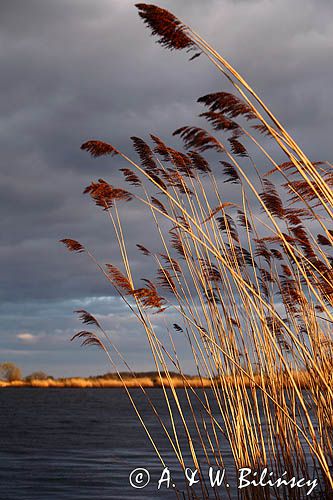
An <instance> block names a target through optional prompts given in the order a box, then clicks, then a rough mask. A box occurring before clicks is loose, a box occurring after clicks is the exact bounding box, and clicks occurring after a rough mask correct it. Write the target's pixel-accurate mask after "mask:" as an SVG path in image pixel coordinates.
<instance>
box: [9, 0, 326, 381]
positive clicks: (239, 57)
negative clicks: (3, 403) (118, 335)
mask: <svg viewBox="0 0 333 500" xmlns="http://www.w3.org/2000/svg"><path fill="white" fill-rule="evenodd" d="M161 6H163V7H166V8H168V9H170V10H172V11H174V12H175V13H176V14H177V15H179V17H181V18H182V19H183V20H184V21H186V22H188V24H190V25H191V26H192V27H193V28H194V29H196V30H197V31H199V32H200V33H201V34H202V35H203V36H204V37H206V38H207V39H208V40H209V41H210V42H211V43H212V44H213V45H214V46H215V47H216V48H217V49H218V50H220V51H221V52H222V53H223V54H224V55H225V56H226V57H227V58H228V59H229V60H231V61H232V63H233V64H234V65H235V67H236V68H237V69H239V70H240V71H241V72H242V73H243V74H244V75H245V77H246V78H247V79H248V80H249V82H250V83H251V84H253V85H254V86H255V88H256V89H257V90H258V91H259V92H260V94H261V95H262V97H263V98H264V100H265V101H266V102H267V103H268V104H269V106H271V108H272V109H273V111H274V112H276V114H277V115H278V117H279V118H280V119H281V120H282V122H283V123H285V124H286V126H287V128H288V129H289V130H291V131H292V133H293V134H294V135H295V136H296V138H297V140H299V141H300V143H301V144H302V145H303V147H304V149H305V150H306V151H307V152H308V153H309V155H310V156H311V157H313V158H315V159H318V158H320V159H328V160H329V159H331V157H332V154H331V138H330V135H331V123H332V106H331V104H330V103H331V101H332V85H331V82H332V77H333V70H332V67H331V64H330V59H331V57H330V55H331V53H332V43H333V42H332V40H333V36H332V30H333V25H332V10H333V7H332V3H331V2H330V1H329V0H319V1H315V0H295V1H293V2H290V1H288V0H280V1H279V2H273V1H269V0H257V1H251V2H249V1H246V2H245V1H241V0H222V1H220V0H219V1H217V0H210V1H207V2H201V1H200V2H199V1H194V0H191V1H188V2H176V0H165V1H163V2H161ZM0 43H1V47H2V50H1V54H0V65H1V80H0V96H1V97H0V112H1V124H0V147H1V166H2V168H1V177H0V181H1V187H0V208H1V213H2V214H3V217H2V221H1V224H2V225H1V233H0V238H1V248H0V256H1V263H2V265H1V283H2V290H1V298H2V300H3V308H2V309H3V314H4V316H5V319H6V318H7V319H6V321H3V322H2V326H1V329H2V330H3V334H2V336H1V344H0V348H1V349H2V351H1V352H2V355H1V357H10V358H11V359H13V360H15V361H18V362H21V364H22V365H24V366H25V367H27V369H33V368H46V367H47V366H49V365H50V366H52V367H56V366H57V367H58V368H57V371H58V372H59V371H60V370H62V369H64V367H65V366H67V373H68V372H69V371H70V368H68V367H69V366H71V365H72V366H74V367H75V366H77V367H78V368H77V369H75V370H76V371H78V370H79V368H80V369H81V368H82V371H83V372H84V371H87V370H85V369H84V368H83V362H82V361H79V360H78V357H79V356H78V355H77V352H76V351H75V352H74V351H73V348H72V347H71V348H70V349H69V351H68V350H67V344H66V348H65V346H64V344H61V342H62V341H64V339H65V338H66V339H67V338H69V337H70V335H71V333H72V331H73V328H74V326H73V321H74V319H72V317H71V312H69V308H68V307H69V306H68V301H77V302H80V300H81V301H84V297H98V296H106V295H108V294H110V293H111V292H110V289H109V287H108V286H107V284H106V283H105V282H104V281H103V280H102V279H101V277H100V276H99V275H98V274H97V273H96V271H95V269H94V267H93V265H92V264H91V263H88V262H87V261H86V259H85V257H84V256H73V255H68V253H67V252H65V249H64V248H62V247H61V246H60V245H59V244H58V243H57V241H58V240H59V239H60V238H62V237H66V236H67V237H68V236H71V237H73V238H76V239H78V240H80V241H81V240H82V242H83V243H85V244H87V245H88V246H89V247H90V248H92V249H94V250H95V251H96V254H97V255H98V257H100V258H101V259H102V261H105V262H107V261H112V262H114V261H117V259H118V254H117V252H116V243H115V241H114V238H113V236H112V232H111V230H110V226H109V225H108V221H107V220H106V218H105V217H104V214H101V213H100V212H99V211H96V209H95V208H94V207H93V206H92V204H91V202H90V201H89V200H88V199H87V198H85V197H83V196H82V195H81V192H82V190H83V188H84V187H85V185H87V184H88V183H89V182H90V180H91V179H96V178H99V177H105V178H107V179H114V178H115V177H116V178H118V174H117V173H115V165H116V163H117V161H116V160H115V161H113V162H111V161H109V160H103V159H101V160H98V161H97V160H94V161H93V160H91V158H89V157H88V156H87V155H85V154H84V153H82V152H81V151H80V150H79V146H80V144H81V143H82V142H83V141H85V140H86V139H88V138H92V137H95V138H101V139H104V140H109V141H110V142H113V143H115V144H116V145H117V146H118V147H120V148H123V149H124V150H125V151H126V152H128V151H129V150H130V148H129V144H130V143H129V140H128V138H129V137H130V136H131V135H139V136H143V137H146V136H147V135H148V134H149V133H150V132H154V133H156V134H157V135H160V136H162V137H163V138H165V139H166V140H167V139H168V137H169V136H170V133H171V132H172V131H173V130H174V129H175V128H177V127H179V126H181V125H184V124H186V123H195V122H196V118H195V116H196V115H197V114H198V112H199V111H200V107H199V106H198V105H197V104H195V100H196V98H197V97H198V96H200V95H202V94H204V93H207V92H209V91H214V90H219V89H225V88H226V87H227V85H226V82H225V81H224V80H223V78H222V76H220V75H219V74H218V73H217V72H216V71H215V70H214V68H213V67H212V66H211V65H210V64H209V62H208V61H207V60H205V59H204V58H203V57H200V58H198V59H197V60H196V61H195V62H193V63H188V62H187V57H186V54H184V53H170V52H167V51H164V50H163V49H162V48H161V47H160V46H158V45H157V44H155V43H154V40H153V39H152V38H151V37H150V36H149V33H148V31H147V30H146V29H145V28H144V27H143V25H142V22H141V21H140V19H139V18H138V16H137V13H136V9H135V8H134V6H133V3H132V2H128V1H125V0H97V1H96V2H93V3H92V2H91V1H88V0H74V1H73V0H72V1H69V0H57V2H44V1H43V0H30V1H29V2H26V1H24V0H12V1H11V2H2V3H1V6H0ZM113 165H114V166H113ZM124 217H125V225H126V232H127V234H128V237H129V248H131V247H132V246H134V244H135V243H137V242H143V241H141V240H142V237H143V236H144V240H145V242H147V241H148V242H150V245H152V246H153V245H154V244H155V242H154V231H153V228H149V227H147V224H144V221H142V216H141V215H140V213H139V212H138V210H137V209H136V207H135V205H134V206H131V207H129V208H128V210H127V211H126V213H124ZM130 252H131V256H132V258H133V259H134V269H135V272H136V275H137V276H138V277H141V276H144V275H145V273H146V272H148V271H149V269H148V264H147V263H146V261H143V260H142V259H140V258H139V256H138V255H137V254H136V253H134V251H131V250H130ZM66 301H67V302H66ZM70 303H71V302H70ZM104 306H105V307H106V308H107V309H109V310H110V311H111V312H113V311H114V305H113V304H106V303H104ZM50 310H51V311H53V313H54V316H52V317H51V316H50V315H49V314H48V313H47V311H50ZM34 311H38V314H37V313H36V314H35V312H34ZM42 311H44V313H43V312H42ZM64 311H67V312H66V314H65V313H64ZM53 313H52V314H53ZM124 314H125V313H124ZM119 328H120V327H119ZM122 328H123V329H124V331H125V330H126V327H125V326H124V324H123V326H122ZM57 330H59V331H60V330H61V331H62V332H64V333H62V334H61V335H62V337H61V338H62V339H63V340H62V341H60V340H59V345H58V344H57V342H56V341H55V340H54V339H57V338H58V337H57V334H56V333H55V332H56V331H57ZM134 331H135V327H134V326H133V330H131V332H134ZM22 333H27V334H30V335H32V336H36V338H35V340H36V341H35V342H31V343H30V344H29V343H28V342H25V343H23V344H22V345H21V344H20V342H21V343H22V337H21V339H20V337H17V335H20V334H22ZM61 335H60V336H61ZM27 338H28V337H26V339H27ZM23 339H24V337H23ZM52 339H53V340H52ZM57 345H58V347H59V346H60V347H59V349H60V350H59V351H57ZM133 345H136V344H135V343H134V344H133ZM61 346H62V347H61ZM136 347H137V352H138V353H139V352H141V354H140V353H139V354H137V364H138V365H139V364H140V363H141V366H142V367H144V366H146V364H145V361H144V359H145V355H144V348H142V351H140V348H139V346H138V345H137V346H136ZM42 349H45V351H43V350H42ZM124 350H125V351H129V350H130V347H128V346H126V345H124ZM6 352H7V354H6ZM26 352H28V354H20V353H26ZM40 352H44V354H40ZM57 353H58V354H57ZM80 356H81V353H80ZM84 356H87V357H85V358H84V359H85V360H88V355H86V354H84ZM39 359H43V362H42V363H41V362H40V361H38V362H37V360H39ZM74 359H75V362H73V360H74ZM89 359H90V358H89ZM91 359H92V360H93V361H91V363H92V364H91V370H88V371H94V370H93V368H94V367H95V368H96V367H97V364H98V362H97V358H95V357H93V358H91ZM21 360H22V361H21ZM29 360H30V361H29ZM37 364H38V366H37ZM33 365H34V366H33ZM35 365H36V366H35ZM75 370H74V371H75ZM97 371H98V370H97Z"/></svg>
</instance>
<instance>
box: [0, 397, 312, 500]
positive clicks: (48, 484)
mask: <svg viewBox="0 0 333 500" xmlns="http://www.w3.org/2000/svg"><path fill="white" fill-rule="evenodd" d="M131 393H132V394H133V397H134V399H135V401H136V404H137V406H138V408H139V410H140V413H141V414H142V416H143V418H144V421H145V423H146V425H147V427H148V428H149V431H150V433H151V435H152V436H153V437H154V438H156V444H157V446H158V448H159V450H160V451H161V454H162V457H163V459H164V461H165V463H166V465H167V466H168V467H169V469H170V471H171V472H172V482H174V483H175V484H176V488H175V490H178V491H179V492H180V493H179V494H178V497H179V498H183V496H182V493H181V492H182V491H183V490H184V481H183V476H182V474H181V471H180V468H179V466H178V465H177V461H176V459H175V456H174V453H173V452H172V451H171V448H170V444H169V443H168V441H167V439H166V438H165V437H163V433H162V432H161V426H160V423H159V422H158V419H157V418H156V416H154V414H153V412H152V410H151V407H150V406H149V404H148V403H147V400H146V398H145V396H144V395H143V394H142V392H141V390H140V389H133V390H132V391H131ZM148 393H149V396H150V397H151V399H152V401H153V403H154V404H155V406H156V407H157V408H158V411H159V413H160V414H161V415H162V416H163V420H164V421H165V422H166V424H167V426H168V429H169V431H170V432H171V431H172V429H171V426H170V421H169V419H168V410H167V407H166V405H165V401H164V396H163V392H162V390H160V389H149V390H148ZM179 394H180V398H181V399H183V400H185V393H184V391H179ZM192 402H193V405H194V407H195V408H196V412H197V414H198V415H199V414H200V405H198V403H197V401H196V400H194V401H192ZM206 418H207V417H206ZM188 423H189V425H190V426H191V425H193V423H192V424H191V422H190V420H188ZM176 424H177V429H181V428H182V424H181V419H180V417H178V419H177V422H176ZM219 438H220V442H221V445H222V447H224V449H223V458H224V465H225V468H226V470H227V471H228V470H229V469H230V471H233V461H232V455H231V451H230V449H229V446H228V444H227V442H226V440H224V438H223V437H221V436H219ZM179 441H180V444H181V447H182V450H185V451H184V460H185V463H186V465H187V466H188V467H192V468H193V469H194V465H193V461H192V460H191V458H190V454H189V452H188V451H186V449H188V446H187V444H186V443H187V440H186V435H185V432H180V433H179ZM197 444H198V443H194V445H197ZM200 458H201V459H202V456H201V457H200V456H199V459H200ZM141 467H143V468H145V469H147V470H148V471H149V473H150V483H149V484H148V486H147V487H145V488H143V489H135V488H133V487H132V486H131V485H130V482H129V474H130V472H131V471H132V470H133V469H135V468H141ZM162 470H163V465H162V464H161V463H160V462H159V460H158V459H157V457H156V453H155V451H154V449H153V446H152V444H151V443H150V441H149V439H148V437H147V435H146V433H145V432H144V430H143V428H142V426H141V424H140V422H139V420H138V417H137V415H136V414H135V412H134V410H133V408H132V406H131V403H130V402H129V400H128V398H127V396H126V394H125V392H124V390H123V389H70V388H66V389H57V388H49V389H37V388H35V389H34V388H12V389H8V388H7V389H3V390H1V391H0V500H51V499H52V500H53V499H54V500H74V499H75V500H104V499H109V500H111V499H117V500H120V499H124V500H127V499H129V500H136V499H141V500H146V499H154V500H155V499H163V500H164V499H174V498H177V496H176V494H175V490H173V488H172V486H171V487H170V489H166V488H165V485H166V483H164V484H163V486H164V487H163V486H162V489H160V490H159V491H158V490H157V483H158V479H159V478H160V476H161V472H162ZM229 479H230V486H231V487H230V493H231V497H232V498H237V487H236V486H235V485H236V480H235V479H234V478H233V477H232V473H231V474H230V475H229V477H228V480H229ZM233 481H234V482H233ZM200 496H201V495H200V493H199V496H198V497H197V498H200ZM210 498H215V496H214V494H213V491H212V490H211V491H210ZM220 498H228V495H227V493H226V492H225V490H222V489H221V493H220ZM308 498H309V497H308Z"/></svg>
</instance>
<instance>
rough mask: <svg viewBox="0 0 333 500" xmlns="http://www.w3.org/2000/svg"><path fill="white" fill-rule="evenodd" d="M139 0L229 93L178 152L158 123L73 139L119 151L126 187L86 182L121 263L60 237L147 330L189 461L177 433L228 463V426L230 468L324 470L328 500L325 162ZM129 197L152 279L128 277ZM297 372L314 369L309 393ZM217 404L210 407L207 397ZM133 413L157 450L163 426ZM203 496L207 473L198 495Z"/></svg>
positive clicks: (164, 15) (103, 337)
mask: <svg viewBox="0 0 333 500" xmlns="http://www.w3.org/2000/svg"><path fill="white" fill-rule="evenodd" d="M137 8H138V10H139V15H140V16H141V18H142V19H143V20H144V22H145V24H146V25H147V26H148V27H149V29H150V30H151V31H152V34H153V35H155V36H157V38H158V42H159V43H160V44H161V45H163V46H165V47H167V48H170V49H174V50H186V51H189V52H190V55H191V56H192V57H191V59H195V58H197V57H198V56H201V57H203V56H206V57H208V59H209V60H210V61H211V63H212V64H213V65H214V66H215V68H216V69H217V71H218V72H219V73H220V74H222V75H223V76H224V77H225V78H226V80H227V82H228V85H231V86H232V87H233V88H234V91H235V94H232V93H230V92H224V91H219V92H216V93H212V94H208V95H205V96H202V97H200V98H199V99H198V101H199V102H200V103H201V104H202V105H203V112H202V114H201V115H200V116H201V117H202V118H203V119H205V120H206V121H207V122H208V126H209V127H208V128H199V127H197V126H184V127H182V128H180V129H178V130H176V131H175V133H174V135H175V136H177V137H179V138H181V139H182V141H183V143H184V147H185V150H186V152H183V151H179V150H178V149H177V150H176V149H174V148H173V147H170V146H168V145H166V144H165V143H164V141H162V139H160V138H159V137H157V136H154V135H152V136H151V140H150V143H149V144H148V143H147V142H145V141H144V140H143V139H141V138H137V137H133V138H132V141H133V146H134V150H135V152H136V156H137V157H138V159H133V158H130V157H128V156H127V155H125V154H124V153H123V152H121V151H119V150H118V149H117V148H116V147H115V146H114V145H111V144H107V143H105V142H101V141H98V140H90V141H88V142H86V143H84V144H83V145H82V149H83V150H85V151H88V152H90V153H91V155H92V156H93V157H100V156H105V155H110V156H116V157H117V162H119V160H121V159H122V160H124V161H125V163H126V164H127V165H125V166H124V167H122V168H121V169H120V170H121V172H122V173H123V175H124V180H125V182H126V183H127V184H129V185H131V190H130V191H129V190H127V189H125V188H124V187H114V186H113V185H111V184H110V183H109V182H108V181H106V180H104V179H99V180H98V181H97V182H92V183H91V184H90V186H88V187H87V188H86V190H85V193H87V194H89V195H90V196H91V198H92V199H93V200H94V202H95V203H96V205H97V206H99V207H101V208H102V209H103V210H104V211H105V212H106V215H107V216H108V217H109V218H110V222H111V226H112V228H113V230H114V235H115V238H116V240H117V242H118V245H119V251H120V256H121V259H122V262H123V267H122V269H120V268H119V267H116V266H114V265H113V264H106V265H102V264H100V263H99V262H97V260H96V259H95V257H94V255H93V254H92V253H91V251H90V250H89V249H87V248H85V247H84V246H83V245H82V244H81V243H79V242H77V241H75V240H72V239H68V238H66V239H64V240H62V241H63V242H64V243H65V244H66V246H67V247H68V249H69V250H70V251H73V252H78V253H81V252H86V253H87V254H88V256H89V257H90V258H91V259H92V260H93V261H94V262H95V264H96V265H97V266H98V267H99V269H100V271H101V272H102V273H103V275H104V276H105V278H106V279H107V280H108V281H109V282H110V283H111V284H112V286H113V287H114V288H115V290H116V291H117V293H118V294H119V295H120V297H121V298H122V299H123V300H124V302H125V303H126V304H127V306H128V308H129V310H130V312H131V313H132V314H133V315H134V316H135V317H136V318H137V320H138V322H139V323H140V324H141V326H142V327H143V328H144V330H145V332H146V336H147V340H148V345H149V348H150V350H151V353H152V357H153V359H154V362H155V365H156V370H157V371H158V372H159V373H160V385H161V387H162V389H163V391H164V396H165V400H166V404H167V407H168V409H169V416H168V422H164V421H163V419H162V416H161V415H158V418H159V420H160V423H161V432H164V433H165V434H166V436H167V438H168V440H169V442H170V447H171V449H172V450H173V452H174V453H175V456H176V457H177V459H178V461H179V463H180V465H181V466H182V467H183V468H185V467H186V466H188V465H189V464H187V463H185V462H184V450H183V448H182V445H181V444H180V443H181V440H180V439H179V434H180V433H181V432H184V433H185V436H186V441H187V445H186V446H187V449H188V450H189V452H190V454H191V458H192V461H193V464H194V466H196V467H197V468H199V466H200V465H202V464H199V458H198V457H199V456H202V455H203V456H204V457H206V460H207V463H210V464H212V463H213V464H216V465H218V466H221V467H223V463H224V457H223V449H222V448H223V447H222V444H221V443H222V441H223V440H225V439H227V441H228V444H229V446H230V448H231V450H232V454H233V460H234V464H235V467H236V468H237V469H238V468H241V467H250V468H252V469H253V470H258V469H262V468H263V467H266V466H268V467H269V468H270V469H271V470H274V471H275V472H276V474H282V473H284V472H285V471H287V473H288V477H293V476H296V477H306V478H308V477H312V475H313V474H317V475H320V477H321V481H322V490H321V494H322V495H323V496H322V498H325V497H327V498H329V495H330V492H332V485H333V478H332V473H331V468H332V429H333V417H332V415H333V411H332V410H333V408H332V385H331V384H332V368H333V366H332V365H333V363H332V354H333V351H332V337H331V328H332V327H331V325H332V322H333V315H332V307H331V306H332V303H333V285H332V278H333V269H332V264H333V259H332V253H331V250H332V244H333V230H332V229H331V227H332V226H331V221H332V198H333V196H332V190H331V187H332V184H333V172H332V166H331V165H330V164H329V163H327V162H318V161H315V162H314V161H312V160H310V159H309V158H308V157H307V156H306V154H305V153H304V152H303V151H302V150H301V148H300V147H299V146H298V144H296V142H295V141H294V139H293V138H292V137H291V136H290V135H289V133H288V132H287V131H286V130H285V128H284V127H283V126H282V125H281V123H280V122H279V120H278V119H277V118H276V117H275V116H274V115H273V113H272V112H271V111H270V110H269V109H268V108H267V106H266V105H265V104H264V103H263V102H262V100H261V99H260V97H259V96H258V95H257V94H256V93H255V91H254V90H253V89H252V88H251V87H250V86H249V85H248V83H247V82H246V81H245V80H244V78H243V77H242V76H241V75H240V74H239V73H238V72H237V71H236V70H235V69H234V68H233V67H232V66H231V64H230V63H229V62H228V61H226V60H225V59H224V58H223V57H222V56H221V55H220V54H218V53H217V52H216V51H215V50H214V49H213V48H212V47H211V46H210V45H209V44H208V43H207V42H206V41H205V40H203V39H202V38H201V37H200V35H198V34H197V33H195V32H194V31H193V30H192V29H191V28H190V27H188V26H186V25H185V24H183V23H182V22H181V21H180V20H179V19H177V18H176V17H175V16H174V15H173V14H171V13H170V12H168V11H166V10H164V9H161V8H159V7H156V6H153V5H147V4H138V5H137ZM281 153H282V154H283V155H284V156H285V161H283V162H282V163H281V161H279V160H278V158H279V157H280V156H281ZM263 165H265V168H263ZM226 186H228V189H227V188H226ZM129 202H133V203H135V206H136V207H137V209H138V210H139V207H141V209H142V215H143V217H145V222H146V224H148V223H151V224H152V225H153V227H154V228H155V231H156V239H158V241H159V242H160V246H161V249H160V251H159V252H153V251H151V250H150V249H149V248H147V246H148V245H147V243H145V242H144V241H141V242H138V245H137V247H138V252H141V253H142V254H143V255H145V256H146V258H147V259H151V266H152V268H155V269H156V271H155V273H154V275H155V278H152V277H147V278H146V279H145V280H143V282H142V283H141V284H139V283H137V282H135V281H134V278H133V274H132V266H131V261H130V259H129V255H128V249H127V243H126V241H127V240H126V235H125V232H126V228H124V225H123V222H122V210H123V208H122V207H121V205H122V204H123V203H129ZM154 246H156V244H155V245H154ZM170 312H172V314H173V317H174V315H177V316H178V320H177V322H175V323H173V324H168V323H167V321H168V315H169V313H170ZM79 313H80V316H81V319H82V321H83V323H85V324H87V325H91V326H93V327H94V328H93V329H94V331H86V330H84V331H81V332H79V333H78V334H77V335H75V337H74V338H81V340H82V341H83V344H85V345H89V344H93V345H98V346H99V347H101V348H102V349H103V350H104V351H105V353H106V354H107V356H108V357H109V359H110V362H111V364H112V366H113V367H114V368H115V369H117V362H116V361H115V359H116V358H117V357H118V356H120V358H121V359H122V361H124V360H123V358H122V355H121V353H120V352H119V351H118V349H117V347H116V346H115V345H114V343H113V340H112V338H111V337H110V335H109V334H108V332H107V331H105V330H104V329H103V326H102V325H100V324H99V322H98V321H97V320H96V318H94V317H93V316H92V315H91V314H90V313H88V312H87V311H79ZM155 314H160V315H162V316H164V317H165V319H166V326H165V331H166V332H167V333H168V335H169V342H166V341H165V336H161V334H160V329H156V327H155V324H154V319H155V316H154V315H155ZM179 336H183V337H184V339H185V340H186V342H187V345H188V351H189V352H190V353H191V356H192V358H193V364H194V366H195V367H196V371H197V375H198V377H199V380H201V379H202V380H203V379H208V380H210V387H211V388H210V389H209V390H207V389H206V388H205V384H204V382H202V384H201V388H200V389H196V388H194V387H192V386H191V385H190V383H189V382H188V381H187V379H186V376H185V375H184V371H183V367H182V359H181V357H180V356H179V349H178V351H177V343H178V338H179ZM125 363H126V362H125ZM127 367H128V369H130V367H129V366H128V365H127ZM171 369H172V370H175V371H177V372H178V373H179V377H180V378H181V379H182V380H183V385H184V387H185V394H186V397H185V399H180V398H179V395H178V392H177V390H176V386H177V384H176V383H174V382H173V379H172V377H170V376H169V375H168V374H169V372H170V370H171ZM162 372H163V374H162ZM300 372H301V373H304V374H305V375H304V376H303V377H305V378H306V379H307V391H306V392H304V391H303V390H302V387H303V385H304V380H303V381H302V377H301V376H300V375H299V373H300ZM134 376H135V374H134ZM120 377H121V376H120ZM199 385H200V384H199ZM249 385H250V388H249ZM166 386H168V387H170V390H168V391H167V390H166ZM126 390H127V393H128V395H129V397H130V398H131V401H132V403H133V406H134V409H135V411H136V412H137V414H138V416H139V418H140V419H141V417H140V415H139V411H138V409H137V407H136V406H135V402H134V400H133V398H132V396H131V394H130V392H129V390H128V388H127V387H126ZM142 390H143V391H144V392H145V390H144V388H143V387H142ZM193 397H195V398H196V400H197V401H199V402H200V405H201V412H200V414H198V413H197V412H195V411H194V409H193V405H192V402H191V401H192V399H191V398H193ZM212 402H213V403H212ZM150 404H151V405H152V410H153V411H154V412H155V413H157V414H158V410H156V408H155V407H153V404H152V403H151V402H150ZM213 405H214V408H218V412H213V411H212V410H211V408H212V406H213ZM184 406H186V407H187V410H188V409H189V411H190V415H191V421H192V424H194V425H189V420H188V418H189V417H188V414H187V413H186V412H185V408H184ZM203 415H205V417H206V419H205V420H204V417H203ZM176 421H177V422H181V428H180V427H179V424H176ZM203 421H205V422H206V423H205V425H204V426H203V425H202V422H203ZM141 422H142V424H143V426H144V428H145V430H146V432H147V435H148V436H149V439H150V440H151V441H152V444H153V446H154V448H155V450H156V452H157V454H158V455H159V457H160V459H161V461H162V463H165V461H164V459H163V457H162V456H161V454H160V452H159V450H158V446H157V445H156V443H155V440H156V437H155V436H152V435H151V433H150V431H149V429H148V428H147V426H146V425H145V423H144V422H143V420H142V419H141ZM207 422H208V424H207ZM194 443H195V444H194ZM309 456H311V457H312V460H310V459H309ZM226 491H227V490H226ZM188 494H189V496H191V495H192V494H193V493H191V492H189V493H188ZM209 494H210V495H212V492H209V491H207V490H206V489H205V488H204V486H203V485H202V492H201V496H202V498H209ZM284 494H285V493H282V492H281V490H280V491H279V490H275V492H273V491H271V493H270V492H269V491H267V490H266V489H262V491H259V489H258V488H256V489H255V491H254V490H253V491H251V490H247V492H246V493H244V495H245V497H248V498H270V497H274V498H280V497H281V498H283V495H284ZM214 495H215V496H214V498H215V497H218V492H216V491H215V493H214ZM274 495H275V496H274ZM292 495H293V498H303V497H305V495H306V493H305V492H303V491H302V490H301V489H299V490H298V491H293V492H292ZM290 498H291V497H290Z"/></svg>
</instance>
